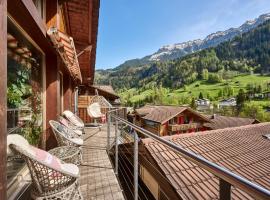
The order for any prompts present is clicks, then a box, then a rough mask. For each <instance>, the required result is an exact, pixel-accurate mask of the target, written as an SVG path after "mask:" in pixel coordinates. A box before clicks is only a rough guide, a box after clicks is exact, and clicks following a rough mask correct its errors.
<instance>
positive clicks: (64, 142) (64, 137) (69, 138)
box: [49, 120, 83, 147]
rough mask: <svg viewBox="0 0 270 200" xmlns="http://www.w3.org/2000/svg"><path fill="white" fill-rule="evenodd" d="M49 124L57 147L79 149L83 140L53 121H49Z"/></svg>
mask: <svg viewBox="0 0 270 200" xmlns="http://www.w3.org/2000/svg"><path fill="white" fill-rule="evenodd" d="M49 123H50V125H51V127H52V130H53V132H54V135H55V137H56V140H57V142H58V146H69V145H71V146H77V147H81V146H82V145H83V139H81V138H80V137H79V136H78V135H77V134H76V133H75V132H74V131H73V130H72V129H69V128H67V127H66V126H64V125H63V124H61V123H59V122H57V121H54V120H50V121H49Z"/></svg>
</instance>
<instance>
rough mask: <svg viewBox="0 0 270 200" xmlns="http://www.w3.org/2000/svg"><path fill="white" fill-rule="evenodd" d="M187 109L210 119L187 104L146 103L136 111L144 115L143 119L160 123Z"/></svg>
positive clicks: (206, 119)
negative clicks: (152, 104) (162, 104)
mask: <svg viewBox="0 0 270 200" xmlns="http://www.w3.org/2000/svg"><path fill="white" fill-rule="evenodd" d="M185 110H188V111H189V112H192V113H193V114H195V115H198V116H200V117H201V118H203V119H205V121H209V119H208V118H207V117H205V116H203V115H201V114H200V113H198V112H197V111H195V110H193V109H191V108H189V107H187V106H151V105H146V106H144V107H142V108H139V109H136V110H135V112H136V113H137V114H138V115H141V116H143V117H142V118H143V119H146V120H150V121H154V122H158V123H161V124H162V123H164V122H166V121H168V120H170V119H171V118H173V117H175V116H176V115H178V114H180V113H182V112H184V111H185Z"/></svg>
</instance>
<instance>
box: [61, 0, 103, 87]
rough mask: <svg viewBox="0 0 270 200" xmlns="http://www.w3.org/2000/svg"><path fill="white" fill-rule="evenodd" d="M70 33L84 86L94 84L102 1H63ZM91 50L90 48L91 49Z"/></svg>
mask: <svg viewBox="0 0 270 200" xmlns="http://www.w3.org/2000/svg"><path fill="white" fill-rule="evenodd" d="M63 2H64V3H63V5H64V8H65V9H64V10H65V14H66V17H67V19H68V20H67V21H68V24H67V27H68V32H69V34H70V35H72V37H73V38H74V43H75V45H76V49H77V53H78V54H80V56H79V58H78V61H79V63H80V69H81V72H82V84H83V85H89V84H93V82H94V74H95V62H96V47H97V34H98V18H99V6H100V0H68V1H63ZM90 46H91V48H88V47H90Z"/></svg>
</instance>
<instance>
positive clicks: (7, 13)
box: [0, 0, 99, 200]
mask: <svg viewBox="0 0 270 200" xmlns="http://www.w3.org/2000/svg"><path fill="white" fill-rule="evenodd" d="M35 2H37V1H35ZM38 2H39V1H38ZM40 3H42V5H43V6H42V9H41V10H39V9H37V6H36V5H35V4H34V1H32V0H16V1H7V0H0V33H1V34H0V39H1V40H0V49H1V50H0V51H1V53H0V63H1V65H0V68H1V74H0V78H1V79H0V92H1V96H0V108H1V111H0V115H1V122H0V127H1V130H2V131H1V132H0V144H1V145H0V146H1V147H0V156H1V161H2V162H1V164H0V170H1V173H0V199H3V200H4V199H7V190H8V188H7V175H6V164H7V156H6V141H7V140H6V138H7V96H6V93H7V92H6V91H7V69H8V64H7V33H8V30H7V24H9V23H12V26H14V27H16V29H18V31H20V32H21V33H22V34H23V35H24V37H25V38H23V39H24V40H27V42H28V41H29V43H31V44H33V45H34V46H35V47H36V48H37V49H38V50H39V51H40V52H41V55H42V62H41V63H42V64H41V67H42V75H41V76H42V77H41V79H42V91H41V98H42V111H41V112H42V122H43V125H42V133H41V135H40V143H39V145H40V147H41V148H43V149H47V150H48V149H51V148H53V147H55V146H56V140H55V138H54V136H53V133H52V131H51V129H50V126H49V120H52V119H56V118H57V116H58V115H60V114H61V113H62V111H63V110H71V111H74V93H75V91H76V90H75V88H76V87H77V86H78V82H77V81H75V80H74V79H73V78H72V76H71V74H70V72H69V70H68V69H67V67H66V65H65V64H64V63H63V61H62V59H61V58H60V57H59V54H58V53H57V51H56V49H55V47H54V46H53V44H52V43H51V41H50V38H49V37H48V35H47V30H48V29H49V28H51V27H56V28H57V29H58V30H61V31H62V32H64V33H65V34H67V35H70V36H71V37H73V39H74V43H75V47H76V53H77V54H79V53H81V56H80V57H79V58H78V60H79V66H80V67H81V71H82V72H83V73H82V75H83V76H82V78H83V83H92V81H93V79H94V68H95V52H96V41H97V29H98V27H97V26H98V15H99V0H70V1H60V0H59V1H55V0H46V1H42V0H40ZM82 27H83V28H84V29H82ZM87 46H91V50H90V51H84V49H85V48H86V47H87ZM82 51H83V52H82ZM9 193H10V192H9Z"/></svg>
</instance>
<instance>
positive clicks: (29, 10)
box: [7, 0, 55, 54]
mask: <svg viewBox="0 0 270 200" xmlns="http://www.w3.org/2000/svg"><path fill="white" fill-rule="evenodd" d="M7 11H8V14H9V15H10V16H11V17H12V18H13V19H14V20H15V21H16V22H17V23H18V24H19V25H20V26H21V27H22V28H23V29H24V31H25V32H26V33H27V34H28V35H29V36H30V37H31V39H32V40H33V41H34V42H36V43H37V44H38V46H39V47H40V48H41V49H42V50H43V51H44V53H45V54H47V53H55V50H54V48H53V47H52V45H51V44H50V41H49V40H48V39H47V38H46V25H45V22H44V21H43V20H42V18H41V17H40V14H39V13H38V11H37V9H36V7H35V5H34V4H33V2H32V1H29V0H16V1H9V3H8V5H7Z"/></svg>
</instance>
